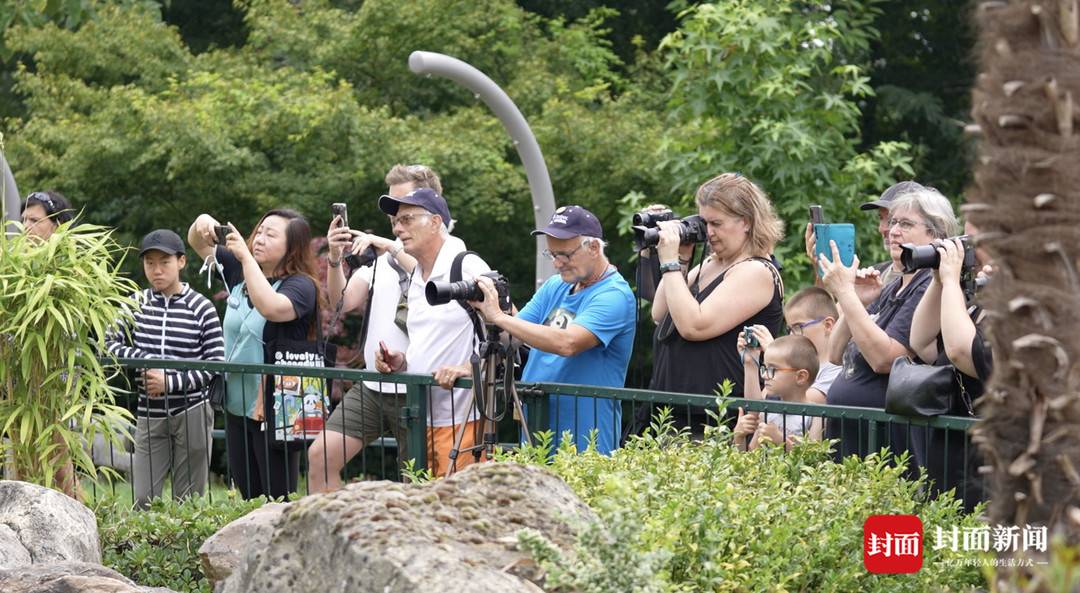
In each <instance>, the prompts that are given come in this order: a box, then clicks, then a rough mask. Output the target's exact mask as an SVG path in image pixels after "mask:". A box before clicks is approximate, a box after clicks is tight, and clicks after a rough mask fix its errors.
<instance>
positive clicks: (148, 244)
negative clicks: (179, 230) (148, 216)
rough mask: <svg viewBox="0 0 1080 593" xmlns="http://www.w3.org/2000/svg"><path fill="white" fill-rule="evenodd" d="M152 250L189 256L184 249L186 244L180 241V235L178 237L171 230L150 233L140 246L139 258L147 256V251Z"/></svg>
mask: <svg viewBox="0 0 1080 593" xmlns="http://www.w3.org/2000/svg"><path fill="white" fill-rule="evenodd" d="M152 250H157V251H162V252H164V253H167V254H169V255H186V254H187V250H186V249H185V248H184V242H183V241H182V240H181V239H180V235H177V234H176V233H174V232H172V231H170V230H169V229H158V230H156V231H150V233H149V234H147V235H146V236H145V237H143V240H142V244H141V245H140V246H139V257H142V256H144V255H146V252H147V251H152Z"/></svg>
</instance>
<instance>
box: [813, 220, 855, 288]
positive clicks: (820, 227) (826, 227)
mask: <svg viewBox="0 0 1080 593" xmlns="http://www.w3.org/2000/svg"><path fill="white" fill-rule="evenodd" d="M814 237H815V238H816V243H815V245H814V255H815V256H818V255H820V254H822V253H824V254H825V258H826V259H829V260H832V248H831V247H829V241H835V242H836V248H837V249H838V250H839V251H840V261H841V262H843V264H844V265H845V266H850V265H851V263H852V262H853V261H855V225H853V224H851V223H846V222H844V223H835V224H833V223H829V224H815V225H814ZM814 266H815V267H816V268H817V271H818V276H822V275H823V274H822V273H821V267H820V266H818V265H817V262H816V261H815V262H814Z"/></svg>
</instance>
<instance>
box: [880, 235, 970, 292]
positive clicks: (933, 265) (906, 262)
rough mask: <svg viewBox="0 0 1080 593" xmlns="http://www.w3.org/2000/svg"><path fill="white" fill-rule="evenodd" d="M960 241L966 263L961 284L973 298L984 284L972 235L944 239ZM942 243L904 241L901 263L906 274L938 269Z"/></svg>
mask: <svg viewBox="0 0 1080 593" xmlns="http://www.w3.org/2000/svg"><path fill="white" fill-rule="evenodd" d="M956 240H958V241H960V244H961V245H963V246H964V263H963V264H962V266H961V268H960V286H961V287H962V288H963V289H964V295H965V296H966V297H967V299H968V300H971V299H972V298H973V297H974V296H975V291H976V290H977V289H978V288H980V287H981V286H982V283H980V281H979V279H978V277H977V275H978V271H979V270H978V267H979V261H978V260H977V259H976V258H975V246H974V245H973V244H972V241H971V236H970V235H960V236H957V237H949V238H948V239H944V241H956ZM941 244H942V240H938V241H934V242H933V243H931V244H929V245H914V244H912V243H904V244H903V245H901V246H900V264H901V265H902V266H903V267H904V273H905V274H911V273H912V272H915V271H918V270H923V269H927V268H929V269H931V270H936V269H938V267H940V266H941V254H940V253H938V250H937V248H938V246H940V245H941Z"/></svg>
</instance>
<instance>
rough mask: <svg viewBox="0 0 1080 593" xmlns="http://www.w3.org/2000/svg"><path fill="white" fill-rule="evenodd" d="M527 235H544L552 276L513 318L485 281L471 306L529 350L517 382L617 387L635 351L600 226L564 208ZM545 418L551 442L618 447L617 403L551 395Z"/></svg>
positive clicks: (630, 310)
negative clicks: (567, 435) (565, 438)
mask: <svg viewBox="0 0 1080 593" xmlns="http://www.w3.org/2000/svg"><path fill="white" fill-rule="evenodd" d="M532 234H533V235H541V234H542V235H545V240H546V241H547V250H545V251H544V255H546V256H547V257H548V258H549V259H551V260H553V261H554V264H555V270H556V271H557V272H558V274H557V275H555V276H552V277H551V278H548V279H547V282H544V285H543V286H541V287H540V289H539V290H538V291H537V292H536V294H535V295H533V298H532V299H531V300H530V301H529V302H528V304H526V305H525V307H524V308H523V309H521V310H520V311H518V312H517V315H516V316H514V315H511V314H507V313H504V312H502V311H501V310H500V309H499V306H498V298H497V295H496V293H495V288H494V285H493V284H492V282H491V280H490V279H489V278H486V277H480V278H478V280H477V282H478V284H479V285H480V286H481V288H482V290H483V291H484V300H483V301H478V302H471V303H470V304H471V305H472V306H473V307H475V308H476V309H477V310H478V311H479V312H480V314H481V315H482V316H483V317H484V319H485V320H486V321H487V322H488V323H494V324H495V325H497V326H499V327H500V328H502V329H503V330H505V331H507V332H509V333H510V335H512V336H513V337H514V338H516V339H518V340H521V341H522V342H525V343H526V344H528V345H529V346H531V347H532V352H531V353H530V354H529V361H528V362H527V363H526V364H525V370H524V372H523V374H522V377H521V378H522V380H523V381H528V382H546V383H573V384H579V385H595V386H603V387H622V386H623V384H624V382H625V380H626V367H627V365H628V364H629V363H630V353H631V351H632V350H633V343H634V329H635V326H634V293H633V292H632V291H631V290H630V286H629V285H628V284H627V283H626V280H624V279H623V277H622V276H621V275H620V274H619V271H618V270H617V269H615V266H613V265H611V262H610V261H608V258H607V255H605V254H604V231H603V229H601V228H600V221H599V220H597V219H596V216H594V215H593V213H592V212H589V211H588V210H586V209H584V208H582V207H581V206H564V207H562V208H559V209H558V210H556V211H555V214H554V215H552V217H551V221H550V222H549V223H548V225H547V226H546V227H544V228H542V229H539V230H536V231H533V233H532ZM548 413H549V416H548V417H549V419H550V427H551V429H552V430H553V431H555V433H556V438H557V439H558V438H561V436H562V433H563V432H564V431H570V432H571V433H572V434H573V435H574V442H575V443H576V444H577V447H578V449H579V450H581V449H584V448H585V446H586V444H587V442H588V439H589V435H590V433H591V432H592V431H593V430H594V429H595V430H596V432H597V434H596V447H597V449H598V450H599V451H600V452H601V453H610V452H611V451H612V450H613V449H615V448H616V447H618V445H619V435H620V434H621V433H622V413H621V409H620V407H619V401H618V400H615V399H607V398H592V397H576V396H571V395H552V396H551V398H550V399H549V410H548ZM556 442H557V441H556Z"/></svg>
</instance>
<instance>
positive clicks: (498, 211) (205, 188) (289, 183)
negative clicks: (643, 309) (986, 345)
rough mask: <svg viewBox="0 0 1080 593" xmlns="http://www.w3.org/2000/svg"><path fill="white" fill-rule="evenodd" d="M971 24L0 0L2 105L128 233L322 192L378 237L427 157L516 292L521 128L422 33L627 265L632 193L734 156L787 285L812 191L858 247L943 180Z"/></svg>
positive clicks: (398, 6)
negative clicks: (472, 73) (441, 69)
mask: <svg viewBox="0 0 1080 593" xmlns="http://www.w3.org/2000/svg"><path fill="white" fill-rule="evenodd" d="M966 22H967V19H966V15H965V14H963V11H958V10H957V9H956V6H955V3H949V2H944V1H930V0H916V1H898V0H894V1H890V2H884V1H880V0H852V1H845V2H827V1H825V0H810V1H801V2H795V1H793V0H755V1H750V0H730V1H725V2H717V3H701V4H697V3H689V2H686V1H685V0H676V1H675V2H671V3H668V2H661V1H646V2H625V1H614V0H613V1H608V2H605V1H603V0H587V1H582V2H574V3H565V2H552V1H550V0H520V2H517V3H515V2H512V1H510V0H484V1H482V2H473V1H460V0H446V1H441V0H417V1H413V2H407V3H404V2H395V1H392V0H364V1H360V0H339V1H329V0H303V1H288V0H237V1H236V2H234V3H229V2H227V1H223V0H167V1H166V2H164V3H163V4H159V3H157V2H155V1H154V0H79V1H76V2H64V3H60V2H54V1H53V0H48V1H38V2H19V3H14V4H9V5H6V6H4V7H0V27H3V28H4V30H5V31H6V32H5V36H4V39H3V45H2V46H0V57H2V58H3V59H5V60H6V62H5V64H6V66H5V67H4V74H3V78H0V115H2V116H3V117H4V119H3V125H2V128H0V129H2V130H3V132H4V133H5V136H6V146H7V151H8V157H9V160H10V162H11V165H12V169H13V171H14V173H15V175H16V179H17V180H18V182H19V184H20V187H21V188H22V190H23V191H24V193H25V192H29V191H31V190H33V189H36V188H46V187H47V188H55V189H57V190H59V191H61V192H63V193H64V194H66V195H68V196H69V197H71V198H72V200H73V201H74V203H75V204H76V205H78V206H80V207H82V208H84V209H85V214H84V216H85V218H86V219H87V220H89V221H92V222H95V223H100V224H105V225H110V226H115V227H116V228H117V229H118V235H117V236H118V238H119V239H120V240H121V241H128V242H130V243H131V244H135V243H136V242H137V240H138V238H139V237H140V236H141V235H143V234H144V233H146V232H148V231H149V230H151V229H153V228H159V227H166V228H172V229H174V230H177V231H178V232H181V233H183V231H185V230H186V228H187V226H188V225H189V224H190V222H191V221H192V220H193V219H194V217H195V216H196V215H197V214H198V213H200V212H210V213H212V214H214V215H215V216H216V217H218V218H220V219H222V220H229V221H231V222H233V223H234V224H236V225H237V227H238V228H239V229H241V231H242V232H247V231H249V230H250V229H251V226H252V225H253V224H254V222H255V221H256V220H257V218H258V216H259V215H260V214H261V213H262V212H264V211H265V210H267V209H269V208H271V207H274V206H282V205H288V206H292V207H295V208H297V209H299V210H300V211H302V212H304V213H305V214H306V215H307V216H308V217H309V219H310V220H311V221H312V224H313V225H314V227H315V231H316V233H317V234H321V233H322V232H323V230H324V229H325V228H326V225H327V224H328V222H329V218H330V217H329V204H330V203H331V202H335V201H345V202H348V204H349V208H350V218H351V220H352V221H353V225H354V226H357V227H366V228H370V229H372V230H374V231H375V232H378V233H381V234H386V235H388V234H389V233H390V230H389V228H388V224H387V223H386V219H385V217H383V216H382V215H381V214H380V213H379V212H378V209H377V207H376V201H377V198H378V196H379V195H381V194H382V193H383V192H384V191H385V186H384V183H383V175H384V174H385V172H386V170H387V169H388V168H389V167H390V166H391V165H393V164H394V163H399V162H404V163H418V162H419V163H425V164H429V165H431V166H433V167H434V168H435V169H436V170H437V171H438V172H439V173H440V175H441V177H442V180H443V184H444V188H445V194H446V197H447V199H448V201H449V203H450V206H451V211H452V213H453V216H454V218H456V219H458V221H459V224H458V227H457V231H456V234H458V235H460V236H461V237H462V238H464V239H465V241H466V242H467V243H468V244H469V246H470V247H471V248H472V249H475V250H477V251H479V252H480V253H481V254H482V255H484V256H485V258H486V259H487V260H488V261H489V263H491V264H492V266H493V267H496V268H498V269H499V270H500V271H502V272H503V273H504V274H506V275H507V276H508V277H509V278H510V279H511V282H512V284H513V286H514V289H513V293H514V296H515V300H517V301H518V302H523V301H524V299H526V298H528V296H529V295H530V294H531V292H532V286H531V284H532V278H533V270H532V267H533V245H534V243H533V241H532V240H530V239H529V237H528V234H527V233H528V231H529V230H530V229H531V228H532V224H533V215H532V209H531V201H530V198H529V193H528V186H527V183H526V180H525V175H524V170H523V168H522V167H521V166H520V163H519V161H518V158H517V155H516V152H515V150H514V147H513V146H512V144H511V141H510V139H509V137H508V136H507V135H506V134H505V133H504V132H503V130H502V127H501V126H500V124H499V123H498V121H497V120H496V119H495V118H494V116H493V115H492V114H491V113H490V112H489V111H488V110H487V108H486V107H485V106H484V105H483V104H482V103H481V102H480V101H479V100H477V99H476V98H475V97H473V96H472V95H471V93H469V92H468V91H465V90H464V89H462V88H460V87H458V86H456V85H455V84H454V83H451V82H449V81H446V80H443V79H439V78H427V77H417V76H416V75H414V74H412V72H411V71H409V70H408V66H407V57H408V55H409V53H410V52H412V51H414V50H418V49H422V50H427V51H436V52H441V53H446V54H449V55H452V56H455V57H457V58H460V59H462V60H464V61H466V62H468V63H470V64H472V65H474V66H476V67H477V68H479V69H480V70H482V71H483V72H485V73H486V74H488V76H490V77H491V78H492V79H493V80H495V81H496V82H497V83H498V84H500V85H501V86H502V87H503V89H504V90H506V92H507V93H508V94H509V95H510V97H511V98H513V99H514V100H515V102H516V103H517V104H518V107H519V108H520V109H521V111H522V113H523V114H524V115H525V116H526V118H527V119H528V120H529V123H530V125H531V126H532V129H533V131H534V133H535V134H536V136H537V140H538V141H539V144H540V147H541V149H542V150H543V153H544V157H545V160H546V161H547V165H548V168H549V170H550V172H551V177H552V183H553V185H554V189H555V195H556V201H557V203H559V204H567V203H579V204H582V205H584V206H586V207H587V208H589V209H591V210H593V211H594V212H595V213H596V214H597V215H598V216H599V218H600V219H601V220H602V221H603V222H604V225H605V233H606V234H607V236H608V238H609V239H610V240H611V246H610V248H609V253H610V254H611V256H612V258H613V260H614V261H615V262H616V263H617V264H618V265H619V266H620V268H621V270H622V271H623V273H624V275H626V276H627V277H632V276H633V268H632V265H633V264H632V261H633V260H632V257H633V256H632V253H633V249H632V248H631V245H630V241H629V237H628V235H627V234H626V232H627V230H628V224H629V223H628V219H629V216H630V214H631V213H632V212H633V211H634V210H635V209H637V208H638V207H640V206H643V205H647V204H649V203H654V202H662V203H668V204H672V205H674V206H676V207H677V208H678V209H679V211H680V212H681V213H691V212H692V211H693V208H692V207H691V203H692V202H691V196H692V193H693V191H694V189H695V188H696V187H697V186H698V185H699V184H700V183H702V182H703V181H705V180H706V179H708V178H710V177H712V176H713V175H715V174H718V173H720V172H723V171H726V170H734V171H739V172H741V173H742V174H744V175H746V176H748V177H750V178H752V179H754V180H755V181H757V182H758V183H759V184H760V185H761V186H762V187H763V188H764V189H765V191H766V192H767V193H768V194H769V195H770V197H771V198H772V199H773V201H774V203H775V204H776V207H777V209H778V211H779V212H780V214H781V216H782V217H783V218H784V219H785V221H786V223H787V225H786V231H787V238H786V239H785V241H784V242H783V244H782V245H781V246H780V247H779V248H778V249H777V255H778V256H779V257H780V258H781V259H782V260H783V262H784V264H785V269H784V275H785V280H786V281H787V282H786V283H787V286H788V289H789V291H793V290H796V289H798V288H799V287H801V286H803V285H806V284H808V283H809V282H810V281H811V270H810V267H809V262H808V261H807V260H806V257H805V256H804V255H802V229H803V226H804V224H805V222H804V221H805V220H806V207H807V205H808V204H810V203H818V204H823V205H824V206H825V210H826V214H827V216H828V218H829V219H830V220H831V221H851V222H854V223H856V227H857V228H858V229H859V241H860V243H859V253H860V258H861V259H862V260H863V261H864V262H869V261H871V260H873V261H877V260H880V259H881V258H883V257H884V251H883V250H882V248H881V245H880V240H879V239H878V237H877V232H876V228H875V227H876V224H875V223H876V218H874V217H872V216H870V215H868V214H865V213H860V212H859V211H858V210H857V205H858V203H860V202H862V201H864V200H866V199H871V198H872V197H874V196H875V195H876V194H877V193H879V192H880V191H881V190H883V189H884V188H885V187H887V186H888V185H890V184H891V183H893V182H894V181H895V180H897V179H908V178H915V179H918V180H919V181H922V182H925V183H929V184H931V185H935V186H937V187H939V188H941V189H942V190H944V191H945V192H946V193H947V195H949V196H950V197H951V198H954V199H957V200H958V198H959V196H958V195H957V193H956V192H958V191H959V189H960V188H962V187H963V186H964V184H965V183H966V179H967V177H966V176H967V168H968V167H967V162H966V158H967V157H966V154H967V152H966V144H965V142H964V141H963V139H962V137H961V125H960V123H959V122H961V121H962V120H963V119H964V118H965V117H966V111H967V92H968V91H967V89H968V88H970V80H971V67H970V62H969V60H968V59H967V57H968V56H967V52H968V51H969V50H968V49H967V48H969V47H971V40H970V33H969V32H968V31H967V29H966V24H965V23H966ZM197 268H198V266H197V265H192V266H189V270H188V275H189V278H188V279H189V280H191V281H192V283H193V285H195V286H197V287H199V288H200V289H202V288H203V287H205V284H201V285H200V284H198V283H196V282H194V270H195V269H197ZM131 271H132V272H136V270H135V269H134V268H132V269H131ZM650 332H651V327H649V326H647V325H643V327H642V328H641V331H639V334H642V335H641V336H640V337H641V340H642V342H643V343H647V342H648V335H649V334H650ZM637 350H638V351H639V352H641V353H640V354H639V356H644V357H647V353H646V352H642V351H644V350H647V349H646V348H639V349H637ZM645 362H646V361H645V360H638V361H637V364H636V365H635V366H639V367H641V366H646V365H645Z"/></svg>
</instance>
